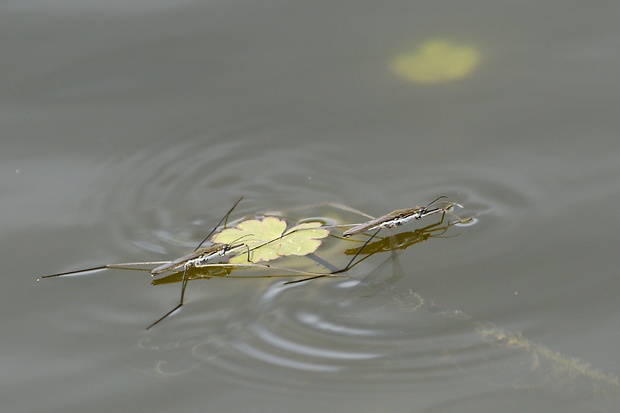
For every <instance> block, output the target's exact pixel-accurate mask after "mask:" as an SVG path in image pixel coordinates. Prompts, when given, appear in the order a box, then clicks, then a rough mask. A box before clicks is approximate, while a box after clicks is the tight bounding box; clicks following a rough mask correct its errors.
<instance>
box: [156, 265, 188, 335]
mask: <svg viewBox="0 0 620 413" xmlns="http://www.w3.org/2000/svg"><path fill="white" fill-rule="evenodd" d="M188 281H189V278H188V276H187V266H186V267H185V270H184V271H183V280H182V282H181V299H180V300H179V304H177V305H176V307H174V308H173V309H172V310H170V311H168V312H167V313H166V314H164V315H163V316H161V317H160V318H158V319H157V320H156V321H155V322H153V323H151V324H150V325H149V326H148V327H147V328H146V329H147V330H148V329H150V328H151V327H153V326H154V325H156V324H159V322H160V321H163V320H164V319H166V318H167V317H168V316H169V315H170V314H172V313H174V312H175V311H177V310H178V309H179V308H181V307H182V306H183V299H184V298H185V287H187V282H188Z"/></svg>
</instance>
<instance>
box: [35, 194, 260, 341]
mask: <svg viewBox="0 0 620 413" xmlns="http://www.w3.org/2000/svg"><path fill="white" fill-rule="evenodd" d="M242 199H243V197H241V198H239V199H238V200H237V202H235V204H234V205H233V206H232V207H231V208H230V210H228V212H227V213H226V215H225V216H224V217H223V218H222V219H221V220H220V222H218V223H217V225H216V226H215V227H214V228H213V229H212V230H211V232H209V234H208V235H207V236H206V237H204V239H203V240H202V241H200V243H199V244H198V246H197V247H196V249H195V250H194V251H193V252H192V253H190V254H187V255H184V256H182V257H180V258H177V259H176V260H173V261H141V262H127V263H117V264H106V265H100V266H97V267H90V268H83V269H81V270H73V271H67V272H61V273H56V274H50V275H44V276H43V277H41V278H39V279H37V281H39V280H40V279H44V278H53V277H60V276H63V275H71V274H80V273H84V272H90V271H97V270H105V269H119V270H141V271H144V268H135V267H136V266H140V265H157V267H155V268H153V269H152V270H150V273H151V276H153V277H155V276H158V275H160V274H163V273H165V272H168V271H174V270H179V269H183V281H182V283H181V298H180V300H179V304H177V306H176V307H174V308H173V309H172V310H170V311H169V312H167V313H166V314H165V315H164V316H163V317H160V318H159V319H158V320H157V321H155V322H154V323H152V324H151V325H149V326H148V327H147V328H146V329H147V330H148V329H149V328H151V327H153V326H154V325H155V324H157V323H159V322H160V321H162V320H163V319H165V318H166V317H168V316H169V315H170V314H172V313H174V312H175V311H176V310H178V309H179V308H181V307H182V306H183V299H184V296H185V288H186V286H187V282H188V277H187V270H188V269H189V268H192V267H200V266H201V265H204V264H206V263H207V262H208V261H210V260H212V259H213V258H216V257H223V256H225V255H226V254H228V253H230V252H231V251H233V250H236V249H238V248H241V247H243V246H244V245H245V244H243V243H240V244H235V243H234V242H232V243H230V244H223V243H217V244H213V245H209V246H207V247H202V245H203V244H204V243H205V242H206V241H207V240H208V239H209V237H210V236H211V235H213V233H214V232H215V231H216V230H217V228H218V227H219V226H220V225H221V224H222V222H224V226H226V223H227V222H228V217H229V216H230V214H231V213H232V211H233V210H234V209H235V208H236V207H237V205H238V204H239V202H241V200H242ZM237 241H239V240H237ZM248 254H249V252H248ZM248 260H249V259H248Z"/></svg>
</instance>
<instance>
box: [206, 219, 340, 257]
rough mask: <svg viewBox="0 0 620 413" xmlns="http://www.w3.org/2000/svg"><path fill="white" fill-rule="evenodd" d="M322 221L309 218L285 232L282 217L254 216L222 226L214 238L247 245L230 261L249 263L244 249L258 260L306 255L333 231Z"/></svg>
mask: <svg viewBox="0 0 620 413" xmlns="http://www.w3.org/2000/svg"><path fill="white" fill-rule="evenodd" d="M321 225H322V224H321V223H320V222H306V223H303V224H300V225H297V226H295V227H292V228H291V229H289V230H288V231H286V232H285V230H286V222H285V221H283V220H281V219H279V218H276V217H266V218H263V219H262V220H258V219H250V220H247V221H243V222H240V223H239V224H237V226H235V227H234V228H227V229H224V230H222V232H220V233H219V234H217V235H216V236H215V237H213V242H221V243H224V244H231V245H240V244H243V245H244V246H246V248H245V250H243V251H240V252H239V253H238V255H237V256H234V257H232V258H231V259H230V260H229V262H230V263H237V264H242V263H247V262H248V255H247V254H246V253H244V251H249V253H250V261H251V262H255V263H257V262H261V261H272V260H275V259H276V258H279V257H284V256H289V255H298V256H304V255H308V254H311V253H313V252H314V251H316V250H317V248H319V246H320V245H321V242H322V241H320V240H321V239H322V238H325V237H327V235H329V231H328V230H326V229H324V228H321Z"/></svg>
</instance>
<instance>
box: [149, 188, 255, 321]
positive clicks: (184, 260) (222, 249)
mask: <svg viewBox="0 0 620 413" xmlns="http://www.w3.org/2000/svg"><path fill="white" fill-rule="evenodd" d="M242 199H243V197H241V198H239V199H238V200H237V202H235V204H234V205H233V206H232V207H231V208H230V209H229V210H228V212H227V213H226V215H224V217H222V219H220V222H218V223H217V225H216V226H215V227H213V229H212V230H211V232H209V233H208V234H207V236H206V237H204V238H203V240H202V241H200V243H199V244H198V246H197V247H196V249H194V253H196V251H198V250H199V249H200V247H201V246H202V244H204V243H205V242H206V241H207V240H208V239H209V237H211V235H212V234H213V233H214V232H215V231H216V230H217V229H218V227H219V226H220V225H221V224H222V222H224V226H226V223H227V222H228V217H229V216H230V214H231V213H232V212H233V210H234V209H235V207H236V206H237V205H238V204H239V202H241V200H242ZM242 238H243V237H242ZM237 241H238V240H237ZM243 245H245V244H239V245H232V243H231V244H228V245H225V244H221V245H213V246H212V247H218V246H219V247H220V248H219V251H216V250H214V251H213V254H217V253H218V252H219V253H220V255H225V252H227V251H230V250H232V249H235V248H237V247H241V246H243ZM207 248H209V247H207ZM201 252H203V250H201ZM249 254H250V253H249V249H248V257H249ZM195 255H196V254H189V255H186V256H185V257H181V258H179V259H177V260H175V261H171V263H172V264H178V265H179V266H180V265H183V267H184V269H183V280H182V282H181V298H180V299H179V304H177V305H176V307H174V308H173V309H172V310H170V311H168V312H167V313H166V314H164V315H163V316H162V317H160V318H159V319H158V320H156V321H155V322H154V323H152V324H151V325H149V326H148V327H147V328H146V329H147V330H148V329H150V328H151V327H153V326H154V325H156V324H158V323H159V322H160V321H162V320H164V319H165V318H167V317H168V316H169V315H170V314H172V313H174V312H175V311H177V310H178V309H179V308H181V307H182V306H183V300H184V299H185V289H186V288H187V283H188V281H189V277H188V276H187V270H188V268H189V267H190V266H192V264H191V263H192V261H193V260H195V259H199V257H196V256H195ZM208 258H209V257H207V258H206V259H205V261H206V260H208ZM248 259H249V258H248ZM193 265H196V264H193ZM173 268H177V267H166V266H165V265H164V266H162V267H158V268H155V269H154V270H153V271H151V274H152V275H158V274H161V273H162V272H165V271H168V270H171V269H173Z"/></svg>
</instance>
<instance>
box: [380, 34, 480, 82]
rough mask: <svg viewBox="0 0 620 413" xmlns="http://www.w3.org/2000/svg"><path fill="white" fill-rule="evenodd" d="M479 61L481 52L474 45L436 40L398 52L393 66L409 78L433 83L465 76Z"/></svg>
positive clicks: (414, 80)
mask: <svg viewBox="0 0 620 413" xmlns="http://www.w3.org/2000/svg"><path fill="white" fill-rule="evenodd" d="M479 62H480V53H479V52H478V50H477V49H475V48H474V47H471V46H463V45H456V44H453V43H449V42H447V41H445V40H432V41H429V42H426V43H424V44H422V45H421V46H420V47H419V48H418V49H416V50H415V51H413V52H412V53H406V54H403V55H400V56H397V57H396V58H395V59H394V60H392V62H391V65H390V66H391V69H392V70H393V71H394V72H395V73H396V74H397V75H399V76H401V77H403V78H405V79H406V80H409V81H411V82H415V83H426V84H432V83H442V82H448V81H451V80H456V79H461V78H464V77H466V76H468V75H469V74H471V73H472V72H473V71H474V69H476V67H477V66H478V64H479Z"/></svg>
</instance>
